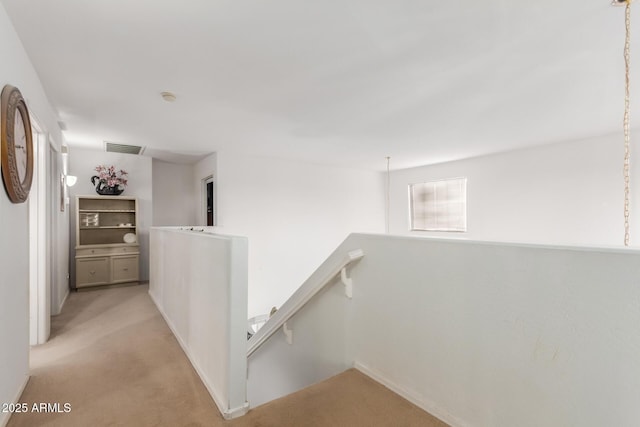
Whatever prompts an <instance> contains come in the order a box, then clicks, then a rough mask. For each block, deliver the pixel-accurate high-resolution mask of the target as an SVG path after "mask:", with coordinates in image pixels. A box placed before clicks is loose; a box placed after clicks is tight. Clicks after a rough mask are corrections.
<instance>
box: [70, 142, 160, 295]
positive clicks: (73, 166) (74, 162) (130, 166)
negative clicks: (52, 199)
mask: <svg viewBox="0 0 640 427" xmlns="http://www.w3.org/2000/svg"><path fill="white" fill-rule="evenodd" d="M151 162H152V161H151V158H150V157H145V156H137V155H133V154H122V153H108V152H104V151H96V150H86V149H82V148H77V147H70V149H69V174H70V175H75V176H77V177H78V182H77V184H76V185H74V186H73V187H71V188H70V191H69V198H70V204H69V212H70V215H69V243H70V244H69V270H70V272H71V283H72V284H74V285H75V256H76V251H75V245H76V235H75V234H76V227H75V220H76V219H75V209H76V206H75V196H95V195H96V194H97V193H96V190H95V187H94V185H93V184H91V177H92V176H93V175H95V170H94V169H95V167H96V166H98V165H106V166H111V165H113V166H115V167H116V168H117V169H124V170H126V171H127V172H128V173H129V177H128V181H129V184H128V185H127V187H126V189H125V190H124V193H122V195H123V196H128V197H136V198H137V199H138V207H139V209H140V212H139V213H138V221H139V223H138V242H139V243H140V280H142V281H145V280H149V228H150V227H151V224H152V221H153V201H152V198H153V196H152V194H153V176H152V166H151Z"/></svg>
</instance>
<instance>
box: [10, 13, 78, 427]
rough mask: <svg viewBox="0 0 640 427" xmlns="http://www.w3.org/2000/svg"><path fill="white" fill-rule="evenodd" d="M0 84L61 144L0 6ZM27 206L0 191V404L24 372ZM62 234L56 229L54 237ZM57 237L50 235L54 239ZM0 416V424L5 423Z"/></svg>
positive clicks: (14, 393) (51, 115)
mask: <svg viewBox="0 0 640 427" xmlns="http://www.w3.org/2000/svg"><path fill="white" fill-rule="evenodd" d="M0 53H1V54H2V58H3V63H2V67H0V86H1V87H4V85H6V84H11V85H13V86H15V87H17V88H18V89H20V91H21V92H22V95H23V96H24V98H25V99H26V101H27V106H28V107H29V110H30V111H31V113H32V114H34V115H35V116H36V117H37V118H38V121H39V123H40V124H41V125H42V126H43V127H44V128H45V131H46V132H48V133H49V134H50V135H51V138H52V139H53V141H54V144H56V145H58V146H59V145H60V144H61V143H62V136H61V133H60V129H59V128H58V127H57V124H56V113H55V111H53V109H52V108H51V106H50V104H49V101H48V100H47V97H46V94H45V92H44V90H43V88H42V85H41V83H40V81H39V79H38V76H37V74H36V72H35V70H34V68H33V66H32V65H31V62H30V61H29V58H28V56H27V54H26V52H25V51H24V48H23V47H22V44H21V42H20V40H19V38H18V36H17V34H16V32H15V31H14V29H13V25H12V24H11V21H10V20H9V18H8V16H7V14H6V12H5V10H4V7H3V6H2V4H0ZM28 216H29V215H28V204H27V203H24V204H13V203H11V202H10V201H9V199H8V197H7V195H6V192H5V191H4V188H2V189H1V190H0V224H2V226H3V232H2V238H1V239H0V271H1V272H2V278H1V279H0V360H2V363H1V364H0V402H7V403H8V402H13V401H16V400H17V399H18V398H19V393H20V391H21V389H22V387H23V386H24V384H25V382H26V380H27V378H28V372H29V306H28V292H29V264H28V259H29V247H28V242H29V226H28ZM64 233H66V230H64V231H63V230H60V235H63V234H64ZM57 237H59V236H56V238H57ZM8 415H9V414H7V413H0V425H3V424H4V423H5V422H6V420H7V419H8Z"/></svg>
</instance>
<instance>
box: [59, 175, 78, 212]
mask: <svg viewBox="0 0 640 427" xmlns="http://www.w3.org/2000/svg"><path fill="white" fill-rule="evenodd" d="M76 182H78V177H77V176H73V175H65V174H64V173H61V174H60V212H64V208H65V206H68V205H69V196H68V193H67V187H73V186H74V185H76Z"/></svg>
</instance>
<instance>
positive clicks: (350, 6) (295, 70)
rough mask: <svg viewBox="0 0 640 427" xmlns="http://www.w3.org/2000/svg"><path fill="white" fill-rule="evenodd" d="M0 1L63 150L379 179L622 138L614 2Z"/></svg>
mask: <svg viewBox="0 0 640 427" xmlns="http://www.w3.org/2000/svg"><path fill="white" fill-rule="evenodd" d="M1 1H2V3H3V4H4V7H5V8H6V10H7V12H8V14H9V16H10V17H11V19H12V21H13V23H14V25H15V27H16V30H17V32H18V34H19V35H20V38H21V39H22V42H23V44H24V46H25V49H26V51H27V53H28V54H29V56H30V58H31V60H32V62H33V64H34V66H35V68H36V70H37V71H38V73H39V76H40V79H41V80H42V83H43V85H44V88H45V91H46V92H47V94H48V96H49V99H50V100H51V102H52V104H53V106H54V108H56V109H57V111H58V112H59V116H60V120H61V121H63V122H64V123H65V124H66V127H67V130H66V131H65V132H64V134H65V137H66V139H67V141H68V143H69V145H71V146H87V147H89V146H91V147H96V148H101V147H102V144H103V141H105V140H106V141H110V142H116V143H123V144H132V145H142V146H146V147H149V148H150V149H152V150H171V151H179V152H181V154H183V155H184V154H189V153H191V154H201V153H204V152H212V151H217V150H235V151H239V152H243V153H253V154H255V155H261V156H273V157H286V158H294V159H301V160H306V161H313V162H319V163H328V164H336V165H352V166H355V167H360V168H367V169H376V170H382V169H384V168H385V167H386V163H385V162H386V161H385V156H391V163H392V167H393V168H394V169H396V168H403V167H409V166H415V165H420V164H428V163H435V162H440V161H446V160H453V159H458V158H464V157H470V156H475V155H482V154H487V153H491V152H496V151H504V150H511V149H516V148H519V147H525V146H531V145H536V144H546V143H552V142H558V141H563V140H569V139H576V138H581V137H588V136H593V135H601V134H607V133H612V132H621V130H620V128H621V121H622V106H623V59H622V47H623V37H624V25H623V24H624V8H623V7H613V6H611V5H610V4H609V1H608V0H564V1H551V0H535V1H524V2H519V1H513V0H484V1H478V0H440V1H433V0H431V1H428V0H322V1H300V0H272V1H264V0H183V1H158V0H136V1H132V0H91V1H86V0H56V1H51V0H29V1H24V0H1ZM632 8H633V16H634V17H637V18H639V19H640V16H639V15H638V13H640V12H639V11H638V10H639V8H640V5H635V6H632ZM635 28H638V29H640V21H638V24H637V25H636V26H634V29H635ZM637 36H638V32H637V31H635V30H634V39H635V40H637V39H638V37H637ZM632 53H633V52H632ZM638 53H640V47H639V49H638ZM636 62H637V63H638V64H639V66H640V62H638V61H636ZM638 70H639V72H637V73H636V75H638V74H639V73H640V68H639V69H638ZM635 87H640V79H638V83H637V84H636V86H635ZM165 90H169V91H172V92H174V93H175V94H176V95H177V97H178V99H177V101H176V102H174V103H167V102H165V101H163V100H162V99H161V97H160V92H161V91H165ZM639 94H640V93H639ZM633 99H638V100H640V97H636V96H635V92H634V93H633V98H632V100H633ZM638 105H640V102H639V103H638ZM632 117H633V115H632Z"/></svg>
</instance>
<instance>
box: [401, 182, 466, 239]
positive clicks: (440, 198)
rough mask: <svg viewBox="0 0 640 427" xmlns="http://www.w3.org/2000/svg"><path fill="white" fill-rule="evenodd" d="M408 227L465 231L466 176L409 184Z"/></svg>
mask: <svg viewBox="0 0 640 427" xmlns="http://www.w3.org/2000/svg"><path fill="white" fill-rule="evenodd" d="M409 197H410V199H411V200H410V203H411V206H410V208H411V230H415V231H467V178H454V179H445V180H441V181H432V182H423V183H420V184H411V185H409Z"/></svg>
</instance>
